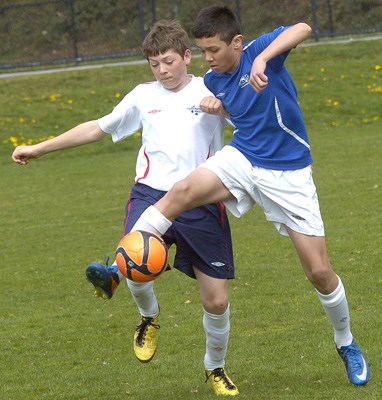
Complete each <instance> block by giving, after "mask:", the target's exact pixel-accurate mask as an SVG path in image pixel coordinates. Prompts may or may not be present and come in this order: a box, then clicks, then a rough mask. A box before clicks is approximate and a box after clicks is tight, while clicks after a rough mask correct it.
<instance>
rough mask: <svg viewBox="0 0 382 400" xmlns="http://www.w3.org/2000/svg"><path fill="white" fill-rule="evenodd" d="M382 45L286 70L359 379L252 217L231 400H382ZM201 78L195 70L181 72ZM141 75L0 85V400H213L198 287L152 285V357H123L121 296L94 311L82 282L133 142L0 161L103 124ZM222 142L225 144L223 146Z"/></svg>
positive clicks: (127, 314)
mask: <svg viewBox="0 0 382 400" xmlns="http://www.w3.org/2000/svg"><path fill="white" fill-rule="evenodd" d="M380 47H381V41H370V42H358V43H348V44H338V45H329V44H327V45H324V46H313V47H301V48H299V49H296V50H295V51H294V52H293V53H292V54H291V56H290V57H289V59H288V63H287V65H288V68H289V69H290V71H291V72H292V75H293V76H294V77H295V82H296V86H297V88H298V90H299V94H300V102H301V106H302V109H303V112H304V115H305V119H306V123H307V125H308V128H309V131H310V138H311V142H312V148H313V156H314V159H315V163H314V176H315V182H316V185H317V187H318V193H319V196H320V203H321V211H322V214H323V217H324V221H325V227H326V236H327V244H328V251H329V254H330V258H331V261H332V263H333V265H334V268H335V270H336V272H337V273H338V274H339V275H340V276H341V278H342V280H343V282H344V284H345V287H346V290H347V296H348V300H349V304H350V307H351V319H352V331H353V333H354V335H355V337H356V339H357V341H358V342H359V344H360V345H361V347H362V348H363V350H364V353H365V355H366V356H367V358H368V360H369V363H370V367H371V371H372V379H371V381H370V383H369V384H368V385H367V386H366V387H362V388H357V387H353V386H351V385H350V384H349V383H348V381H347V378H346V374H345V368H344V366H343V364H342V362H341V360H340V358H339V357H338V355H337V354H336V351H335V349H334V345H333V337H332V331H331V327H330V325H329V322H328V320H327V319H326V317H325V315H324V313H323V310H322V308H321V306H320V304H319V302H318V299H317V297H316V295H315V293H314V290H313V289H312V287H311V286H310V284H309V283H308V282H307V280H306V279H305V277H304V275H303V272H302V270H301V267H300V266H299V262H298V260H297V257H296V255H295V253H294V250H293V248H292V247H291V244H290V242H289V240H288V239H286V238H283V237H280V236H279V235H278V234H277V233H276V230H275V229H274V228H273V226H272V225H271V224H269V223H266V222H265V221H264V217H263V215H262V213H261V212H260V211H259V210H258V209H256V208H254V209H253V210H252V211H250V212H249V213H247V214H246V215H245V216H244V217H243V218H242V219H240V220H237V219H235V218H233V217H232V218H230V220H231V223H232V231H233V240H234V249H235V262H236V279H235V280H234V281H232V282H231V285H230V301H231V339H230V347H229V350H228V356H227V364H226V367H227V370H228V372H229V374H230V376H231V377H232V378H233V380H234V381H235V383H236V384H237V385H238V387H239V390H240V392H241V394H240V398H243V399H250V400H252V399H256V400H257V399H259V400H260V399H263V400H277V399H291V400H292V399H293V400H307V399H309V400H310V399H320V400H324V399H327V400H337V399H340V400H348V399H349V400H353V399H367V400H369V399H370V400H371V399H380V398H381V393H382V385H381V374H382V367H381V363H382V346H381V331H382V320H381V288H382V286H381V285H382V277H381V276H382V274H381V258H382V257H381V256H382V251H381V248H382V246H381V245H382V230H381V226H382V216H381V212H380V208H381V205H382V194H381V189H382V182H381V179H382V178H381V177H382V161H381V160H382V116H381V111H382V108H381V94H382V70H381V65H380V64H381V59H380ZM204 70H205V67H204V66H203V65H202V61H201V59H200V58H195V59H194V61H193V65H192V68H191V71H192V72H194V73H195V74H202V73H203V71H204ZM150 79H151V76H150V71H149V69H148V67H147V65H144V66H126V67H115V68H111V67H110V68H103V69H97V70H89V71H76V72H62V73H57V74H51V75H38V76H31V77H18V78H6V79H0V93H1V96H0V108H1V113H0V138H1V141H0V168H1V172H0V185H1V190H0V204H1V207H0V220H1V223H2V226H1V238H2V240H1V243H2V251H1V281H0V304H1V306H0V322H1V330H0V354H1V363H0V376H1V389H0V398H1V399H4V400H24V399H25V400H37V399H38V400H41V399H52V400H53V399H55V400H58V399H65V400H69V399H70V400H77V399H84V400H88V399H91V400H100V399H112V400H114V399H115V400H119V399H134V400H138V399H139V400H141V399H142V400H146V399H150V400H151V399H160V400H169V399H174V400H178V399H182V400H185V399H194V398H198V399H213V398H215V396H214V395H213V394H212V393H211V392H210V388H209V387H208V385H206V384H205V383H204V375H203V355H204V341H205V338H204V333H203V328H202V322H201V315H202V309H201V305H200V303H199V298H198V293H197V289H196V284H195V282H194V281H192V280H190V279H187V278H186V277H184V276H182V275H181V274H180V273H178V272H177V271H174V270H172V271H171V272H168V273H166V274H165V275H164V276H163V277H161V278H160V279H159V280H158V281H157V283H156V291H157V295H158V298H159V301H160V304H161V310H162V313H161V320H160V323H161V329H160V331H159V340H160V342H159V347H158V352H157V354H156V356H155V358H154V359H153V361H152V362H151V363H150V364H148V365H142V364H140V363H139V362H138V361H137V360H136V359H135V357H134V355H133V351H132V338H133V332H134V328H135V325H136V324H137V322H138V320H139V316H138V312H137V310H136V308H135V307H134V305H133V301H132V299H131V297H130V294H129V293H128V291H127V289H126V288H125V287H124V285H122V287H120V288H119V289H118V291H117V293H116V295H115V296H114V297H113V299H112V300H111V301H109V302H103V301H101V300H97V299H94V298H93V297H92V290H91V287H90V285H89V284H88V283H87V282H86V280H85V277H84V268H85V267H86V265H87V264H88V263H90V262H92V261H96V260H98V261H102V259H103V257H104V255H105V254H107V253H108V254H113V252H114V250H115V246H116V244H117V242H118V240H119V239H120V237H121V234H122V227H123V216H124V206H125V201H126V198H127V196H128V193H129V188H130V186H131V185H132V183H133V179H134V165H135V157H136V153H137V149H138V147H139V136H137V137H136V138H132V139H130V140H126V141H124V142H122V143H120V144H117V145H113V144H112V143H111V141H109V140H105V141H103V142H102V143H97V144H94V145H91V146H87V147H83V148H78V149H74V150H67V151H65V152H61V153H55V154H50V155H47V156H45V157H44V158H41V159H39V160H36V161H34V162H31V163H30V164H29V165H27V166H25V167H21V166H18V165H16V164H14V163H12V161H11V159H10V155H11V153H12V150H13V147H14V146H15V145H17V144H20V143H34V142H36V141H38V140H41V139H42V138H46V137H49V136H50V135H57V134H59V133H61V132H63V131H64V130H66V129H68V128H70V127H72V126H74V125H76V124H78V123H80V122H83V121H85V120H89V119H94V118H97V117H99V116H101V115H104V114H106V113H108V112H109V111H110V110H111V109H112V107H113V106H114V105H115V104H116V103H117V102H118V101H119V99H120V98H121V96H123V94H124V93H125V92H126V91H128V90H130V89H131V88H132V87H134V86H135V85H136V84H137V83H139V82H142V81H145V80H150ZM228 135H229V132H227V140H228Z"/></svg>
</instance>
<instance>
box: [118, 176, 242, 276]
mask: <svg viewBox="0 0 382 400" xmlns="http://www.w3.org/2000/svg"><path fill="white" fill-rule="evenodd" d="M165 194H166V192H163V191H160V190H155V189H152V188H151V187H149V186H147V185H144V184H141V183H138V184H136V185H134V186H133V188H132V190H131V193H130V197H129V199H128V201H127V204H126V217H125V234H126V233H128V232H130V231H131V229H132V227H133V226H134V224H135V222H136V221H137V220H138V218H139V217H140V215H141V214H142V213H143V211H145V210H146V208H148V207H149V206H151V205H153V204H155V203H156V202H157V201H158V200H159V199H160V198H162V197H163V196H164V195H165ZM163 239H164V241H165V242H166V244H167V246H168V247H170V246H171V245H172V244H175V245H176V253H175V258H174V267H175V268H177V269H178V270H180V271H181V272H183V273H185V274H186V275H188V276H190V277H191V278H194V279H195V274H194V271H193V267H195V268H197V269H198V270H200V271H202V272H203V273H204V274H206V275H208V276H211V277H213V278H219V279H233V278H234V264H233V252H232V240H231V229H230V225H229V221H228V217H227V214H226V210H225V207H224V205H223V203H219V204H208V205H205V206H202V207H198V208H194V209H192V210H189V211H185V212H183V213H182V214H181V215H179V217H178V218H177V219H176V220H175V221H174V222H173V224H172V226H171V228H170V229H169V230H168V231H167V232H166V233H165V234H164V235H163Z"/></svg>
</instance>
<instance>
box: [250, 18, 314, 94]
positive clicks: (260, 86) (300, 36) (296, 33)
mask: <svg viewBox="0 0 382 400" xmlns="http://www.w3.org/2000/svg"><path fill="white" fill-rule="evenodd" d="M311 33H312V28H311V27H310V26H309V25H308V24H305V23H304V22H300V23H298V24H295V25H292V26H291V27H289V28H288V29H286V30H285V31H283V32H282V33H281V34H280V35H279V36H277V38H276V39H275V40H274V41H273V42H272V43H271V44H270V45H269V46H268V47H266V48H265V49H264V50H263V51H262V52H261V53H260V54H259V55H258V56H257V57H256V58H255V59H254V61H253V64H252V69H251V76H250V80H249V83H250V84H251V86H252V87H253V88H254V89H255V91H256V92H257V93H260V92H261V91H262V90H264V89H265V88H266V87H267V85H268V77H267V76H266V75H265V73H264V71H265V68H266V66H267V62H268V61H269V60H270V59H272V58H273V57H276V56H278V55H279V54H282V53H284V52H286V51H289V50H291V49H293V48H294V47H296V46H297V45H299V44H300V43H302V42H303V41H304V40H306V39H308V38H309V37H310V35H311Z"/></svg>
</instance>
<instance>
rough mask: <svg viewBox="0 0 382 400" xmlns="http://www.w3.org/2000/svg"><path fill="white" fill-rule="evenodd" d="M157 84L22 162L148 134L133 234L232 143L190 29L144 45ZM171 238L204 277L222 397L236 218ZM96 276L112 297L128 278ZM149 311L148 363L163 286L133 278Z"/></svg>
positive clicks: (108, 271)
mask: <svg viewBox="0 0 382 400" xmlns="http://www.w3.org/2000/svg"><path fill="white" fill-rule="evenodd" d="M143 52H144V54H145V56H146V57H147V59H148V62H149V64H150V67H151V70H152V72H153V74H154V77H155V78H156V82H150V83H146V84H142V85H138V86H137V87H135V89H133V90H132V91H131V92H130V93H128V94H127V95H126V96H125V97H124V98H123V99H122V101H121V102H120V103H119V104H118V105H117V106H116V107H115V108H114V110H113V111H112V112H111V113H110V114H108V115H106V116H104V117H102V118H100V119H98V120H93V121H88V122H85V123H83V124H80V125H78V126H76V127H74V128H73V129H71V130H69V131H67V132H65V133H63V134H62V135H60V136H57V137H56V138H54V139H51V140H48V141H45V142H42V143H39V144H36V145H33V146H24V147H17V148H16V149H15V151H14V153H13V156H12V157H13V160H14V161H15V162H17V163H19V164H27V162H28V161H29V160H30V159H32V158H36V157H39V156H41V155H43V154H46V153H49V152H52V151H56V150H61V149H65V148H69V147H75V146H79V145H83V144H87V143H92V142H96V141H99V140H101V139H103V138H105V137H106V136H108V135H111V136H112V139H113V141H119V140H122V139H124V138H126V137H129V136H131V135H132V134H134V133H135V132H137V131H139V130H142V147H141V148H140V150H139V154H138V159H137V163H136V178H135V181H136V184H135V185H134V187H133V188H132V190H131V193H130V197H129V199H128V201H127V204H126V218H125V229H124V233H128V232H129V231H130V230H131V229H132V227H133V225H134V224H135V222H136V221H137V220H138V218H139V216H140V215H141V213H142V212H143V211H144V210H145V209H146V208H147V207H149V206H150V205H152V204H154V203H155V202H156V201H157V200H159V199H160V198H161V197H162V196H163V195H164V194H165V193H166V191H167V190H169V189H170V188H171V186H172V185H173V184H174V183H175V182H176V181H178V180H180V179H182V178H184V177H185V176H187V174H188V173H189V172H191V171H192V170H193V169H195V168H196V167H197V166H198V165H199V164H201V163H202V162H204V161H205V160H206V159H208V158H209V157H210V156H211V155H213V154H214V153H215V152H216V151H217V150H219V149H221V148H222V146H223V127H224V125H226V120H225V118H224V116H225V115H226V113H225V112H221V113H218V114H220V115H211V114H209V113H205V112H203V111H202V110H201V109H200V107H199V103H200V101H201V99H202V98H203V97H204V96H208V95H211V92H209V91H208V90H207V89H206V87H205V85H204V83H203V78H199V77H195V76H192V75H189V74H188V73H187V67H188V65H189V63H190V61H191V51H190V43H189V38H188V35H187V33H186V32H185V31H184V30H183V29H182V27H181V26H180V25H179V23H177V22H176V21H159V22H157V23H156V24H155V25H154V26H153V28H152V29H151V31H150V32H149V34H148V35H147V37H146V39H145V40H144V42H143ZM164 239H165V241H166V243H167V245H168V246H171V244H173V243H175V244H176V247H177V251H176V254H175V259H174V267H175V268H177V269H179V270H180V271H182V272H183V273H185V274H186V275H188V276H190V277H192V278H195V279H197V281H198V284H199V290H200V297H201V302H202V305H203V309H204V310H203V311H204V312H203V326H204V329H205V333H206V353H205V357H204V367H205V370H206V374H207V376H208V378H209V381H210V382H211V385H212V388H213V390H214V392H215V393H216V394H221V395H229V396H233V395H237V394H238V393H239V392H238V390H237V388H236V386H235V385H234V384H233V382H232V381H231V380H230V378H229V377H228V375H227V374H226V372H225V369H224V362H225V355H226V352H227V346H228V338H229V330H230V321H229V313H230V309H229V302H228V281H227V280H228V279H232V278H234V265H233V254H232V242H231V235H230V227H229V222H228V218H227V215H226V212H225V208H224V205H223V204H222V203H217V204H208V205H206V206H202V207H198V208H196V209H193V210H190V211H187V212H185V213H183V214H182V215H180V216H179V218H177V220H176V221H174V225H173V227H172V229H170V230H169V231H168V232H167V234H166V235H164ZM86 275H87V278H88V279H89V280H90V282H91V283H93V285H94V287H95V289H96V293H97V294H98V295H100V296H102V297H104V298H111V297H112V295H113V293H114V291H115V289H116V287H117V286H118V284H119V282H120V280H121V279H122V275H121V274H120V272H119V271H118V268H117V267H116V265H115V262H114V264H113V265H112V266H106V267H105V266H103V265H102V264H99V263H93V264H90V265H89V266H88V267H87V269H86ZM127 283H128V287H129V289H130V291H131V293H132V297H133V299H134V301H135V303H136V304H137V307H138V309H139V311H140V313H141V323H140V324H139V325H138V326H137V329H136V332H135V334H134V353H135V355H136V357H137V358H138V359H139V360H140V361H141V362H149V361H150V360H151V359H152V358H153V356H154V354H155V351H156V347H157V337H156V333H157V329H158V328H159V325H158V315H159V305H158V301H157V298H156V295H155V293H154V287H153V285H154V282H147V283H136V282H132V281H129V280H128V281H127Z"/></svg>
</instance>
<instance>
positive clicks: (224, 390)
mask: <svg viewBox="0 0 382 400" xmlns="http://www.w3.org/2000/svg"><path fill="white" fill-rule="evenodd" d="M194 271H195V275H196V278H197V280H198V284H199V291H200V298H201V302H202V305H203V310H204V312H203V327H204V331H205V334H206V353H205V356H204V368H205V371H206V381H208V380H209V381H210V382H211V384H212V388H213V390H214V392H215V393H216V394H218V395H226V396H234V395H237V394H239V391H238V389H237V387H236V386H235V384H234V383H233V382H232V380H231V379H230V378H229V377H228V375H227V373H226V371H225V369H224V366H225V356H226V353H227V348H228V340H229V332H230V318H229V317H230V308H229V303H228V282H227V280H226V279H217V278H212V277H210V276H208V275H206V274H204V273H203V272H201V271H199V270H198V269H196V268H195V269H194Z"/></svg>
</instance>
